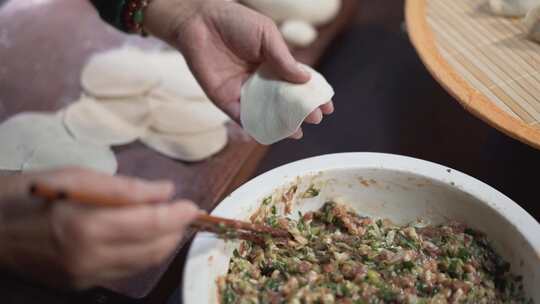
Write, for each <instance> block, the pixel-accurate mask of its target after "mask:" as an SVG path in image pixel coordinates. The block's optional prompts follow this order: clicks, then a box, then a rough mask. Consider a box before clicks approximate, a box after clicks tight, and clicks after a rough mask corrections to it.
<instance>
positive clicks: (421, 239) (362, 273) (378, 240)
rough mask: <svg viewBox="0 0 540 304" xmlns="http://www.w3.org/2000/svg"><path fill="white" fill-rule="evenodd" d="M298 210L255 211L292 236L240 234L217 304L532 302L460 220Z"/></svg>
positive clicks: (330, 208) (333, 207)
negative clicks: (253, 238) (396, 220)
mask: <svg viewBox="0 0 540 304" xmlns="http://www.w3.org/2000/svg"><path fill="white" fill-rule="evenodd" d="M299 216H300V218H299V219H298V220H292V219H289V218H284V217H280V216H278V215H277V214H276V210H275V208H269V212H268V214H265V215H264V216H263V217H261V218H259V220H260V221H262V222H264V223H267V224H269V225H271V226H275V227H280V228H283V229H287V230H288V231H289V232H290V233H291V235H292V236H293V239H291V240H279V239H271V238H267V239H266V240H265V244H264V245H261V244H255V243H251V242H248V241H243V243H242V245H241V247H240V248H241V249H240V250H238V251H235V253H234V256H233V257H232V258H231V261H230V265H229V272H228V274H227V275H225V276H223V277H221V278H220V279H219V280H218V285H219V291H220V297H221V303H224V304H229V303H261V304H265V303H269V304H274V303H298V304H300V303H302V304H304V303H305V304H309V303H324V304H326V303H347V304H349V303H351V304H360V303H361V304H364V303H366V304H367V303H369V304H373V303H533V301H532V300H530V299H528V298H526V297H525V295H524V294H523V286H522V282H521V281H522V279H521V277H516V276H514V275H512V274H510V273H509V270H510V265H509V264H508V263H507V262H505V261H504V260H503V259H502V258H501V257H500V256H499V255H498V254H497V253H495V251H494V250H493V249H492V247H491V246H490V245H489V242H488V241H487V239H486V236H485V235H484V234H482V233H479V232H477V231H474V230H472V229H470V228H467V227H465V226H464V225H462V224H460V223H455V222H451V223H447V224H444V225H439V226H430V225H427V224H425V223H422V222H415V223H411V224H409V225H406V226H399V225H395V224H393V223H392V222H391V221H389V220H382V219H381V220H373V219H371V218H368V217H363V216H360V215H358V214H356V213H355V212H354V211H353V210H351V209H349V208H348V207H346V206H344V205H339V204H336V203H333V202H329V203H326V204H325V205H324V206H323V207H322V208H321V209H320V210H318V211H316V212H309V213H306V214H301V213H299Z"/></svg>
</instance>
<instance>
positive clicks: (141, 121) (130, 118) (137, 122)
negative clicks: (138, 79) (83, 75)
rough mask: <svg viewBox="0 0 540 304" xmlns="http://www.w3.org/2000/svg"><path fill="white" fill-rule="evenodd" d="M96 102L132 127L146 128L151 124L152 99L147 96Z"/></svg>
mask: <svg viewBox="0 0 540 304" xmlns="http://www.w3.org/2000/svg"><path fill="white" fill-rule="evenodd" d="M90 99H91V98H90ZM95 101H96V102H98V103H99V104H100V105H101V106H102V107H103V108H105V109H106V110H107V111H109V112H111V113H112V114H114V115H115V116H117V117H118V118H120V119H122V120H124V121H125V122H127V123H129V124H130V125H133V126H137V127H143V128H144V127H147V126H148V125H149V124H150V119H151V113H152V106H151V98H149V97H147V96H144V97H130V98H125V99H98V100H95Z"/></svg>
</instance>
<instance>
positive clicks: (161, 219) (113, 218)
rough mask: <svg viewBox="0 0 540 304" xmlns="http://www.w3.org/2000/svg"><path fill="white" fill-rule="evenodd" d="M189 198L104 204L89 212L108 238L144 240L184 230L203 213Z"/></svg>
mask: <svg viewBox="0 0 540 304" xmlns="http://www.w3.org/2000/svg"><path fill="white" fill-rule="evenodd" d="M200 212H201V211H200V210H199V208H198V207H196V206H195V205H194V204H193V203H191V202H189V201H178V202H174V203H163V204H159V205H143V206H138V207H133V208H116V209H111V210H106V209H105V210H103V209H102V208H101V209H99V210H97V211H96V212H94V213H93V214H92V213H90V214H89V215H88V216H89V217H90V218H89V220H91V221H92V222H94V223H98V224H97V225H96V224H94V226H97V227H96V228H95V230H99V231H97V232H96V233H97V234H99V235H100V236H101V238H102V239H104V240H106V241H107V242H120V243H132V242H144V241H147V240H151V239H155V238H157V237H161V236H163V235H165V234H169V233H180V232H183V231H184V230H185V229H186V227H187V226H188V225H189V224H190V223H191V222H192V221H193V220H194V219H195V218H196V216H197V215H198V214H200Z"/></svg>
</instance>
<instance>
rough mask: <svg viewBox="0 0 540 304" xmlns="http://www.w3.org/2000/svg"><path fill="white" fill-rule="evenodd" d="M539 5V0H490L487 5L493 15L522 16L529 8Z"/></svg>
mask: <svg viewBox="0 0 540 304" xmlns="http://www.w3.org/2000/svg"><path fill="white" fill-rule="evenodd" d="M539 5H540V0H490V1H489V6H490V8H491V11H492V12H493V13H494V14H495V15H499V16H504V17H523V16H525V15H526V14H527V12H529V11H530V10H531V9H533V8H535V7H537V6H539Z"/></svg>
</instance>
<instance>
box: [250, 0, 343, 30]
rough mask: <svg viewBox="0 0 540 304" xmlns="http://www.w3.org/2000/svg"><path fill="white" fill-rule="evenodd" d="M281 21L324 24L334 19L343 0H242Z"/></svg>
mask: <svg viewBox="0 0 540 304" xmlns="http://www.w3.org/2000/svg"><path fill="white" fill-rule="evenodd" d="M241 2H242V3H245V4H247V5H248V6H250V7H252V8H254V9H255V10H257V11H259V12H261V13H263V14H264V15H266V16H268V17H270V18H272V19H273V20H274V21H276V22H278V23H280V22H283V21H285V20H290V19H296V20H302V21H306V22H308V23H311V24H313V25H317V26H318V25H323V24H326V23H328V22H330V21H332V20H333V19H334V18H335V17H336V16H337V14H338V13H339V10H340V8H341V0H294V1H291V0H242V1H241Z"/></svg>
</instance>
